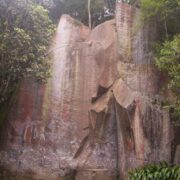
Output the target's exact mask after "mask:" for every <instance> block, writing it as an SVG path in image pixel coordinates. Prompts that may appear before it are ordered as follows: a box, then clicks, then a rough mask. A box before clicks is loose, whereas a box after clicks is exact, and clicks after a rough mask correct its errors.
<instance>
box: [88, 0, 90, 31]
mask: <svg viewBox="0 0 180 180" xmlns="http://www.w3.org/2000/svg"><path fill="white" fill-rule="evenodd" d="M88 17H89V28H90V29H91V0H88Z"/></svg>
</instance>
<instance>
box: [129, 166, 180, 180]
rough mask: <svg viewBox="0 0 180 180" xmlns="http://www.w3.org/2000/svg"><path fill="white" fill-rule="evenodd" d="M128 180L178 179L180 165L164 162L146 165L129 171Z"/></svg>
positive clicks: (179, 177)
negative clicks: (170, 164)
mask: <svg viewBox="0 0 180 180" xmlns="http://www.w3.org/2000/svg"><path fill="white" fill-rule="evenodd" d="M128 180H180V166H169V165H168V164H167V163H166V162H160V163H159V164H151V165H146V166H144V167H141V168H138V169H135V170H133V171H131V172H129V174H128Z"/></svg>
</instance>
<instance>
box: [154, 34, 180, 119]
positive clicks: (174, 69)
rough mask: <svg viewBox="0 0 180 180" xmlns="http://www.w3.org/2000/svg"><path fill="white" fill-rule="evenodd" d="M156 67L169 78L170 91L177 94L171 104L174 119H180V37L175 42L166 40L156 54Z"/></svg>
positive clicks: (175, 38)
mask: <svg viewBox="0 0 180 180" xmlns="http://www.w3.org/2000/svg"><path fill="white" fill-rule="evenodd" d="M155 60H156V66H157V67H158V69H159V70H161V71H163V72H165V73H166V74H167V75H168V76H169V84H168V87H169V89H170V90H171V91H172V92H174V94H175V97H176V98H175V101H174V103H171V105H170V106H171V108H172V109H173V119H178V117H180V35H176V36H175V37H174V39H173V40H171V41H170V40H166V41H165V42H164V43H163V45H162V46H160V48H159V50H158V52H157V54H156V58H155Z"/></svg>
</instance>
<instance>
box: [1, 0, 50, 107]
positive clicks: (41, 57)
mask: <svg viewBox="0 0 180 180" xmlns="http://www.w3.org/2000/svg"><path fill="white" fill-rule="evenodd" d="M53 32H54V25H53V23H52V22H51V20H50V19H49V16H48V11H47V10H46V9H44V8H43V7H42V6H40V5H37V4H35V3H33V2H31V1H26V0H21V1H19V0H13V1H12V0H2V1H0V104H2V103H4V102H5V101H6V100H7V99H8V98H9V95H10V94H12V91H14V89H15V87H16V85H17V84H18V82H19V81H21V80H22V79H23V78H26V77H33V78H35V79H36V80H38V81H41V82H44V81H45V80H46V78H47V77H49V67H50V64H49V62H48V61H47V58H45V53H47V49H48V46H49V42H50V40H51V36H52V34H53Z"/></svg>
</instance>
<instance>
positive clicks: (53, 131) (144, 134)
mask: <svg viewBox="0 0 180 180" xmlns="http://www.w3.org/2000/svg"><path fill="white" fill-rule="evenodd" d="M138 11H139V10H138V9H136V8H134V7H132V6H129V5H128V4H126V3H117V15H116V21H115V20H110V21H107V22H105V23H103V24H101V25H99V26H97V27H96V28H95V29H93V30H89V28H88V27H86V26H84V25H82V24H81V23H80V22H78V21H76V20H74V19H72V18H71V17H69V16H67V15H64V16H62V18H61V20H60V23H59V25H58V29H57V33H56V37H55V41H54V44H53V45H52V48H51V52H52V55H53V62H52V77H51V78H50V79H49V81H48V84H47V85H39V84H37V83H35V82H34V81H33V80H25V81H24V82H22V84H21V86H20V89H19V92H18V95H17V98H16V101H15V103H14V104H13V106H12V108H11V111H10V112H9V115H8V117H7V124H6V126H5V128H4V133H3V139H4V149H3V150H2V151H1V154H0V156H1V165H2V166H4V167H7V168H9V169H11V170H12V171H17V172H24V173H25V172H27V171H29V172H31V173H32V176H33V177H34V178H36V179H58V178H59V177H66V176H71V175H73V177H74V178H75V179H76V180H84V179H85V177H86V179H87V180H92V179H93V180H101V179H102V180H105V179H106V180H115V179H118V178H119V179H126V177H127V172H128V171H129V170H130V169H132V168H134V167H137V166H140V165H143V164H145V163H150V162H158V161H161V160H166V161H169V162H170V161H171V159H172V153H171V143H172V130H171V124H170V118H169V112H168V111H166V110H164V109H162V108H161V97H160V96H159V95H158V91H159V89H160V83H159V82H160V77H159V74H158V72H157V71H156V69H155V68H154V66H153V65H152V62H153V59H152V52H151V43H152V42H153V41H154V38H155V37H156V31H155V28H152V27H151V28H150V27H149V26H145V27H142V28H140V29H138V31H137V28H136V25H137V19H136V16H137V14H138V13H139V12H138ZM153 27H154V26H153ZM178 152H179V150H177V152H176V154H178Z"/></svg>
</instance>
